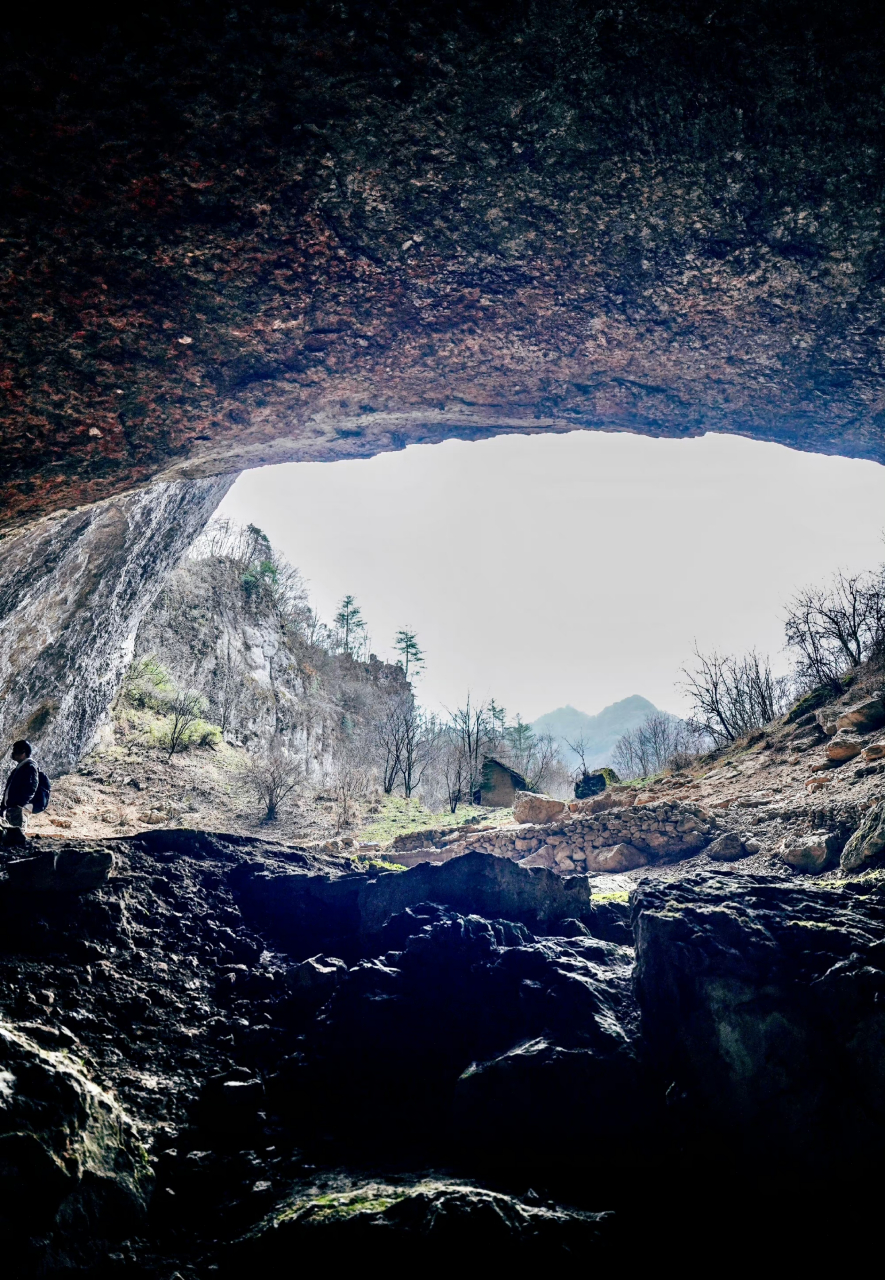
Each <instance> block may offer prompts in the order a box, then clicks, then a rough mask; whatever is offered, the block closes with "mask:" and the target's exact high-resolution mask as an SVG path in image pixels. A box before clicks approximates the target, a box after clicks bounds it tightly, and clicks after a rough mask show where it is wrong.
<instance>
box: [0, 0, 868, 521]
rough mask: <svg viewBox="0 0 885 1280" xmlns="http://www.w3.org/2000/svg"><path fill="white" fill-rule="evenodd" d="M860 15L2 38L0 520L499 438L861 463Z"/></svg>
mask: <svg viewBox="0 0 885 1280" xmlns="http://www.w3.org/2000/svg"><path fill="white" fill-rule="evenodd" d="M883 44H885V35H883V29H882V24H881V20H880V18H879V15H878V11H876V10H874V9H873V8H872V7H868V6H865V5H863V4H857V5H849V6H847V7H846V6H845V5H834V4H833V3H829V2H826V0H821V2H819V3H816V4H813V5H811V6H809V5H792V4H788V5H780V6H772V5H770V4H768V3H764V2H763V0H740V2H739V3H736V4H731V5H728V6H726V7H724V8H721V9H716V8H712V9H709V10H708V9H702V8H697V9H686V8H685V7H684V6H680V7H676V8H674V7H673V6H672V5H670V4H664V3H660V2H659V0H635V2H634V3H630V4H626V5H624V6H622V7H619V8H611V7H610V6H607V5H603V4H601V3H590V4H586V5H579V6H575V5H574V4H571V3H568V2H567V0H553V2H552V3H550V4H547V5H545V6H543V8H537V7H533V6H531V5H527V4H516V5H510V6H498V7H494V6H492V7H490V6H489V5H488V4H486V3H484V2H481V0H468V2H467V3H464V4H459V5H457V6H454V5H449V4H446V3H443V4H438V3H433V4H431V3H429V2H424V0H421V2H419V3H417V4H416V3H410V4H408V5H403V4H400V3H393V4H385V5H375V6H371V5H370V6H367V7H363V8H353V7H351V6H344V7H342V6H339V5H334V4H331V3H326V2H325V0H319V2H318V3H313V4H303V5H294V6H293V5H284V4H275V3H270V4H263V5H260V6H254V5H253V6H240V5H237V4H233V5H227V6H225V7H224V10H223V12H221V11H220V10H218V9H217V8H216V7H214V6H211V5H209V6H201V5H187V6H178V5H173V6H170V5H168V4H162V5H161V4H154V3H150V2H149V0H146V2H145V3H143V4H141V5H139V6H138V8H137V11H133V13H132V14H131V15H127V16H125V17H121V15H120V14H114V15H113V17H112V18H111V17H108V18H104V17H102V16H100V15H99V13H98V12H96V13H95V14H92V13H89V12H81V11H79V10H78V11H77V12H76V15H74V13H73V11H72V14H71V16H70V17H64V16H63V17H60V18H59V19H58V20H57V21H56V22H54V23H53V24H51V26H49V27H48V28H47V25H46V23H45V22H43V21H42V19H41V18H40V17H38V16H34V17H31V16H30V15H28V13H27V12H26V11H24V12H23V13H22V14H21V15H19V17H18V19H17V23H16V26H15V28H14V30H11V31H10V32H9V34H8V37H7V39H6V42H5V45H4V52H3V69H2V75H3V81H4V83H5V84H6V85H7V87H8V90H9V94H8V97H7V99H6V101H5V106H4V113H5V114H4V129H3V133H4V138H5V176H6V186H7V192H8V195H7V198H6V199H5V200H4V209H3V228H2V243H0V247H2V250H3V256H4V271H3V274H2V291H3V311H4V314H5V315H6V316H7V317H8V318H9V319H10V320H12V321H14V325H13V326H12V327H11V329H10V333H9V335H8V337H7V341H6V343H5V348H4V361H5V363H4V375H3V377H4V384H3V385H4V388H5V390H6V392H7V403H6V409H5V411H4V418H3V426H4V432H3V438H4V445H3V451H2V472H3V475H4V477H5V479H4V487H3V490H2V498H0V509H2V512H3V518H4V520H5V521H24V520H30V519H33V518H34V517H35V516H37V515H40V514H43V513H46V512H48V511H51V510H54V509H57V508H58V507H60V506H69V507H70V506H73V505H75V504H80V503H83V502H88V501H93V500H96V499H98V498H102V497H106V496H108V495H111V494H114V493H119V492H121V491H123V490H125V489H126V488H127V487H130V486H131V485H132V484H133V483H140V482H144V481H146V480H148V479H150V478H151V477H158V476H165V477H171V476H176V477H193V476H204V475H209V474H215V473H219V472H222V471H231V470H236V469H239V468H242V467H244V466H251V465H258V464H260V463H265V462H272V461H280V460H283V459H289V458H304V459H324V458H340V457H364V456H369V455H371V454H374V453H377V452H379V451H381V450H386V449H397V448H401V447H403V445H405V444H407V443H409V442H410V441H433V440H439V439H443V438H445V437H447V436H461V437H464V438H468V439H470V438H475V437H479V436H485V435H488V434H490V433H494V432H498V431H550V430H552V431H556V430H571V429H574V428H576V427H596V428H601V429H609V430H610V429H621V430H625V429H626V430H631V431H641V432H646V433H648V434H651V435H655V436H672V437H674V438H684V437H686V436H690V435H693V434H698V433H701V432H703V431H707V430H720V431H740V432H741V433H742V434H744V435H747V434H749V435H753V436H755V437H756V438H757V439H766V440H775V441H779V442H780V443H782V444H789V445H794V446H798V447H801V448H810V449H816V450H821V451H825V452H835V453H842V454H847V455H851V456H858V457H867V458H882V457H883V456H885V455H883V425H882V409H881V376H882V367H881V350H880V341H881V311H882V252H883V245H882V241H881V207H880V206H881V183H882V173H883V138H885V127H883V126H885V120H883V104H882V97H881V60H882V53H883Z"/></svg>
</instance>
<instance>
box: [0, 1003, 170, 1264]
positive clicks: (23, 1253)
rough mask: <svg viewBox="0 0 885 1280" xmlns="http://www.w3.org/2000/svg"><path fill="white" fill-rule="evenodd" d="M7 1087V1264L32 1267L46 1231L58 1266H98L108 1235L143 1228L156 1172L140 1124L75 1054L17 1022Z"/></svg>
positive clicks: (4, 1035)
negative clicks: (85, 1227) (137, 1129)
mask: <svg viewBox="0 0 885 1280" xmlns="http://www.w3.org/2000/svg"><path fill="white" fill-rule="evenodd" d="M34 1030H35V1031H36V1033H37V1034H38V1035H39V1034H40V1028H35V1029H34ZM47 1038H48V1040H49V1043H50V1044H52V1041H53V1039H54V1038H56V1039H57V1037H53V1035H52V1033H48V1034H47ZM59 1049H61V1050H62V1051H59ZM0 1086H2V1095H0V1096H2V1111H0V1166H2V1186H3V1196H2V1203H0V1239H2V1241H3V1247H4V1252H5V1255H6V1263H7V1266H13V1267H14V1268H16V1274H23V1273H24V1272H23V1271H19V1270H18V1267H22V1268H25V1269H27V1270H28V1271H29V1270H30V1266H29V1264H30V1265H33V1263H34V1258H33V1257H30V1256H29V1254H30V1253H31V1240H32V1238H33V1237H35V1236H40V1235H42V1236H44V1238H45V1240H48V1242H49V1249H50V1253H51V1255H53V1261H54V1263H55V1264H56V1265H59V1266H61V1267H64V1265H65V1264H67V1265H73V1266H77V1265H78V1264H79V1265H83V1264H85V1265H87V1266H88V1265H89V1264H90V1263H91V1264H94V1263H95V1262H97V1261H98V1259H99V1257H100V1252H101V1242H102V1238H103V1236H104V1238H107V1237H108V1236H110V1237H112V1238H117V1237H118V1236H119V1235H120V1234H121V1232H125V1231H126V1230H127V1229H128V1230H130V1231H132V1230H138V1229H139V1228H140V1227H141V1226H142V1225H143V1219H144V1216H145V1212H146V1209H147V1203H148V1199H149V1197H150V1192H151V1188H152V1184H153V1174H152V1171H151V1168H150V1165H149V1164H148V1161H147V1155H146V1152H145V1151H144V1149H143V1148H142V1146H141V1144H140V1143H139V1142H138V1140H137V1138H136V1137H135V1134H134V1132H133V1127H132V1123H131V1121H130V1120H129V1118H128V1117H127V1116H126V1115H124V1113H123V1112H122V1110H121V1109H120V1107H119V1106H118V1104H117V1102H116V1101H115V1100H114V1098H113V1097H112V1096H111V1095H110V1094H108V1093H107V1092H105V1091H104V1090H102V1089H101V1088H99V1087H98V1086H97V1085H96V1084H95V1083H94V1082H93V1081H92V1080H90V1079H88V1077H87V1076H86V1075H85V1074H84V1072H83V1070H82V1068H81V1067H80V1065H79V1064H78V1062H77V1058H76V1055H73V1054H69V1053H67V1052H65V1051H64V1050H63V1049H62V1046H61V1045H60V1044H56V1045H55V1046H54V1047H52V1048H46V1047H42V1046H41V1045H40V1044H38V1043H35V1041H34V1039H33V1038H32V1036H29V1035H27V1034H23V1032H22V1031H21V1030H19V1029H17V1028H16V1027H15V1026H11V1025H9V1024H8V1023H0ZM78 1222H83V1223H86V1222H89V1223H90V1225H91V1228H92V1239H91V1240H89V1239H88V1237H87V1236H85V1235H84V1234H82V1233H81V1232H79V1231H72V1230H71V1227H72V1226H73V1225H75V1224H77V1223H78Z"/></svg>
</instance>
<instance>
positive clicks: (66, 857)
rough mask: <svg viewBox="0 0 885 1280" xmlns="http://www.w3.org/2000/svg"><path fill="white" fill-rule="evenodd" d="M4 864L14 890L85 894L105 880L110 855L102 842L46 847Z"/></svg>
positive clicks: (112, 863) (108, 872) (112, 858)
mask: <svg viewBox="0 0 885 1280" xmlns="http://www.w3.org/2000/svg"><path fill="white" fill-rule="evenodd" d="M29 852H31V856H30V857H25V858H17V859H16V860H15V861H14V862H9V863H7V865H6V872H7V874H8V876H9V883H10V885H11V887H12V888H14V889H23V890H26V891H29V892H32V893H88V892H89V891H90V890H92V889H99V888H101V886H102V885H103V884H104V883H105V882H106V880H107V878H108V876H109V875H110V873H111V869H112V867H113V865H114V855H113V853H112V852H111V851H110V849H108V848H107V846H106V845H98V844H96V845H93V846H91V847H90V846H88V845H87V846H85V847H84V846H73V847H71V848H61V849H58V848H54V849H53V848H50V849H43V850H40V851H39V852H37V851H29Z"/></svg>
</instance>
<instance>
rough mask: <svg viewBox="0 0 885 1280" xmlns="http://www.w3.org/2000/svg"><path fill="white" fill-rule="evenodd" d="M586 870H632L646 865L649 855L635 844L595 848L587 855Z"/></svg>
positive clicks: (622, 843)
mask: <svg viewBox="0 0 885 1280" xmlns="http://www.w3.org/2000/svg"><path fill="white" fill-rule="evenodd" d="M586 861H587V870H588V871H608V872H616V871H633V870H634V868H636V867H647V866H648V864H649V861H650V859H649V855H648V853H647V852H646V851H645V850H642V849H637V848H636V847H635V845H632V844H625V843H624V842H621V843H620V844H614V845H611V846H609V847H608V848H605V847H603V848H602V849H595V850H594V851H593V853H592V854H588V855H587V859H586Z"/></svg>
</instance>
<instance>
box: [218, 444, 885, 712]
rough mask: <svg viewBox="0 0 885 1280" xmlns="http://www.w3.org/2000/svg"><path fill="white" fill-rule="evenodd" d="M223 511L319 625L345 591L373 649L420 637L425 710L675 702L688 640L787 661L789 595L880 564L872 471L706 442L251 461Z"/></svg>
mask: <svg viewBox="0 0 885 1280" xmlns="http://www.w3.org/2000/svg"><path fill="white" fill-rule="evenodd" d="M219 514H223V515H227V516H230V517H233V518H234V519H236V520H240V521H242V522H243V523H247V522H252V523H254V524H257V525H259V526H260V527H261V528H262V529H264V530H265V532H266V533H267V534H268V535H269V537H270V539H271V541H272V542H273V543H274V545H275V546H277V547H279V548H280V550H282V551H283V553H284V554H285V555H286V557H287V558H288V559H289V560H290V561H291V562H292V563H293V564H295V565H297V566H298V567H299V569H300V570H301V571H302V573H303V574H304V577H305V579H306V580H307V582H308V585H309V589H310V593H311V597H312V599H313V601H314V603H315V604H316V605H317V606H318V607H319V610H320V613H321V614H322V615H323V616H324V617H325V618H326V619H327V620H329V619H331V616H332V614H333V613H334V611H335V608H336V606H337V604H338V602H339V601H340V599H341V597H342V596H343V595H344V594H345V593H347V592H350V593H351V594H353V595H355V596H356V597H357V602H358V603H359V604H360V606H361V607H362V610H363V614H364V616H365V618H366V620H367V622H368V626H369V634H370V636H371V639H372V649H373V651H374V652H375V653H377V654H378V655H379V657H384V658H392V657H393V650H392V643H393V637H394V633H395V632H396V631H397V630H398V629H399V628H400V627H408V628H410V629H412V630H414V631H416V632H417V634H418V638H419V641H420V643H421V644H422V646H423V647H424V649H425V650H426V654H427V667H426V672H425V674H424V675H423V676H422V677H421V679H420V680H419V682H418V685H417V691H418V695H419V698H420V699H421V701H422V702H424V703H425V704H426V705H428V706H432V707H434V708H440V707H454V706H455V705H457V704H458V703H459V702H460V701H462V700H463V698H464V695H465V694H466V692H467V690H468V689H469V690H471V692H472V693H473V694H474V695H475V696H477V697H485V696H489V695H492V696H494V697H495V698H496V699H497V700H498V701H499V702H501V703H503V705H504V706H505V707H506V708H507V710H508V712H510V713H511V714H513V713H515V712H517V711H518V712H520V713H521V715H522V716H523V718H524V719H525V720H533V719H535V718H536V717H537V716H539V715H541V714H542V713H543V712H545V711H551V710H553V709H554V708H556V707H559V706H563V705H564V704H566V703H571V705H572V706H575V707H578V708H580V709H581V710H582V711H587V712H590V713H591V714H592V713H595V712H597V711H600V710H601V709H602V708H603V707H604V706H607V705H608V704H609V703H612V702H615V701H617V700H618V699H619V698H624V697H627V696H628V695H629V694H632V693H639V694H642V695H644V696H645V697H646V698H649V699H651V701H652V702H654V703H655V704H656V705H657V706H659V707H663V708H665V709H667V710H671V711H676V712H684V711H685V710H686V704H685V701H684V699H683V697H682V696H681V694H680V692H679V689H678V682H679V679H680V675H679V672H680V667H681V666H682V665H683V664H684V663H685V662H686V661H687V660H688V659H689V658H690V656H691V652H692V648H693V646H694V644H695V641H697V643H698V645H700V646H701V647H702V648H709V647H713V646H715V647H717V648H718V649H720V650H724V651H742V650H745V649H748V648H751V647H753V646H756V647H757V648H759V649H761V650H763V651H765V652H768V653H770V654H771V656H772V659H773V660H774V662H775V665H776V666H777V667H778V668H779V669H781V670H784V669H786V666H787V658H786V655H785V654H784V653H783V652H782V644H783V622H782V617H783V605H784V602H785V601H786V600H787V599H788V598H789V596H790V594H791V593H792V592H793V591H794V590H795V589H796V588H797V587H800V586H802V585H804V584H805V583H808V582H814V581H819V580H821V579H822V578H825V577H826V576H827V574H829V573H830V572H832V571H833V570H834V569H837V568H840V567H846V568H848V569H862V568H868V567H871V566H873V565H874V564H877V563H879V562H880V561H881V560H882V559H885V545H883V542H882V531H883V527H885V467H881V466H878V465H877V464H875V463H871V462H857V461H851V460H849V459H846V458H827V457H822V456H820V455H817V454H808V453H794V452H793V451H791V450H789V449H784V448H781V447H780V446H778V445H769V444H758V443H755V442H752V441H749V440H744V439H739V438H737V437H728V436H716V435H708V436H705V437H703V438H701V439H697V440H650V439H647V438H645V437H643V436H633V435H627V434H602V433H598V432H591V431H587V432H573V433H570V434H568V435H550V436H500V437H497V438H496V439H493V440H487V441H483V442H481V443H478V444H470V443H465V442H463V441H458V440H451V441H447V442H446V443H445V444H439V445H413V446H412V447H410V448H408V449H406V450H405V451H404V452H401V453H388V454H382V455H380V456H378V457H376V458H372V459H370V460H368V461H354V462H334V463H291V464H286V465H282V466H275V467H264V468H261V469H259V470H256V471H249V472H247V473H245V474H244V475H243V476H241V477H240V479H239V480H238V481H237V483H236V484H235V485H234V487H233V489H232V490H231V491H230V493H229V494H228V496H227V498H226V499H225V501H224V503H223V505H222V508H221V511H220V513H219Z"/></svg>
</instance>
